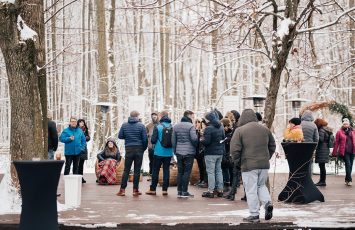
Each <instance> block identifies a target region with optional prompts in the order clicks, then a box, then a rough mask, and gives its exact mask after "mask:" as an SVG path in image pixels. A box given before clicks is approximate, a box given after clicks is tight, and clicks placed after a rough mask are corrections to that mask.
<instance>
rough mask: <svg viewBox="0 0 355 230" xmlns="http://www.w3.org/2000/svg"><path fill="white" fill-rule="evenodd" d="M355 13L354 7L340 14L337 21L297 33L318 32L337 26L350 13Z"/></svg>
mask: <svg viewBox="0 0 355 230" xmlns="http://www.w3.org/2000/svg"><path fill="white" fill-rule="evenodd" d="M352 11H355V7H352V8H350V9H348V10H347V11H344V12H343V13H342V14H340V15H339V16H338V17H337V19H335V20H334V21H333V22H330V23H328V24H325V25H322V26H316V27H312V28H307V29H303V30H298V31H297V33H305V32H311V31H316V30H321V29H324V28H327V27H330V26H333V25H335V24H337V23H338V22H339V20H340V19H341V18H342V17H344V16H345V15H347V14H348V13H350V12H352Z"/></svg>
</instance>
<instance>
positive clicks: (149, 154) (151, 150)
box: [148, 149, 154, 175]
mask: <svg viewBox="0 0 355 230" xmlns="http://www.w3.org/2000/svg"><path fill="white" fill-rule="evenodd" d="M148 158H149V174H150V175H152V172H153V160H154V149H148Z"/></svg>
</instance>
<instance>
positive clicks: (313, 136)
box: [301, 110, 319, 142]
mask: <svg viewBox="0 0 355 230" xmlns="http://www.w3.org/2000/svg"><path fill="white" fill-rule="evenodd" d="M301 120H302V122H301V126H302V132H303V138H304V142H318V140H319V134H318V129H317V126H316V124H314V123H313V120H314V119H313V115H312V112H311V111H309V110H306V111H305V112H304V113H303V115H302V118H301Z"/></svg>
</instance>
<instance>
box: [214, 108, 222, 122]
mask: <svg viewBox="0 0 355 230" xmlns="http://www.w3.org/2000/svg"><path fill="white" fill-rule="evenodd" d="M214 112H215V113H216V116H217V118H218V120H221V119H222V118H223V115H222V113H221V112H220V111H219V110H218V109H214Z"/></svg>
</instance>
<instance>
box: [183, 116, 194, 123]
mask: <svg viewBox="0 0 355 230" xmlns="http://www.w3.org/2000/svg"><path fill="white" fill-rule="evenodd" d="M181 122H190V123H192V120H191V118H189V117H182V118H181Z"/></svg>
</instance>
